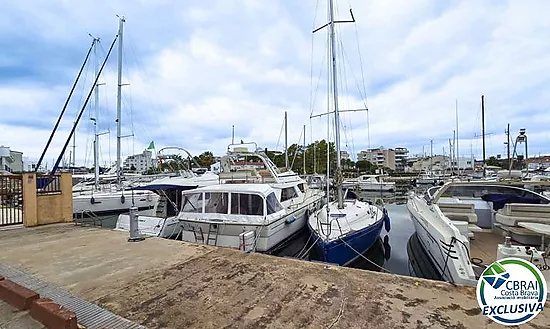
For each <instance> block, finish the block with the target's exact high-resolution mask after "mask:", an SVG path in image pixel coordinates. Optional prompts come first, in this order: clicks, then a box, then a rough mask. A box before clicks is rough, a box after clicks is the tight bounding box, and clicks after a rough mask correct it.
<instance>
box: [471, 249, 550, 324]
mask: <svg viewBox="0 0 550 329" xmlns="http://www.w3.org/2000/svg"><path fill="white" fill-rule="evenodd" d="M476 292H477V302H478V303H479V307H480V308H481V312H482V313H483V315H485V316H487V317H489V318H490V319H492V320H493V321H495V322H497V323H499V324H502V325H505V326H513V325H519V324H522V323H526V322H528V321H530V320H532V319H533V318H534V317H535V316H537V314H539V313H540V312H541V311H542V310H543V308H544V303H546V292H547V286H546V279H545V278H544V276H543V275H542V273H541V271H540V270H539V269H538V268H537V267H536V266H535V265H533V264H532V263H530V262H528V261H526V260H523V259H520V258H504V259H501V260H499V261H496V262H494V263H493V264H491V265H490V266H489V267H487V268H486V269H485V271H484V272H483V274H482V275H481V277H480V278H479V281H478V282H477V291H476Z"/></svg>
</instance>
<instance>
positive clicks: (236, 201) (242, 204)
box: [231, 193, 264, 216]
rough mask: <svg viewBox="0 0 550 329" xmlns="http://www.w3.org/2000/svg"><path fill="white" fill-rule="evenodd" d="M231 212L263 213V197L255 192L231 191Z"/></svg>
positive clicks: (261, 214) (239, 213) (260, 214)
mask: <svg viewBox="0 0 550 329" xmlns="http://www.w3.org/2000/svg"><path fill="white" fill-rule="evenodd" d="M231 214H233V215H253V216H263V215H264V199H262V197H261V196H259V195H256V194H246V193H231Z"/></svg>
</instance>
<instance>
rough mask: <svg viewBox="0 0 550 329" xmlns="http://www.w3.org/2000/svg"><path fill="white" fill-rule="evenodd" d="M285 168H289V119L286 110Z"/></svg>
mask: <svg viewBox="0 0 550 329" xmlns="http://www.w3.org/2000/svg"><path fill="white" fill-rule="evenodd" d="M285 168H286V170H288V121H287V114H286V111H285Z"/></svg>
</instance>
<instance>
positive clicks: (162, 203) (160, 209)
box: [156, 195, 167, 218]
mask: <svg viewBox="0 0 550 329" xmlns="http://www.w3.org/2000/svg"><path fill="white" fill-rule="evenodd" d="M166 202H167V200H166V196H164V195H161V196H160V198H159V201H158V203H157V210H156V216H157V217H162V218H164V217H166Z"/></svg>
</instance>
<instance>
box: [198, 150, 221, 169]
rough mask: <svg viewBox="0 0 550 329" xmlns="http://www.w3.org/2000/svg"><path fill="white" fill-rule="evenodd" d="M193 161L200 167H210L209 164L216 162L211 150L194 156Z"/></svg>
mask: <svg viewBox="0 0 550 329" xmlns="http://www.w3.org/2000/svg"><path fill="white" fill-rule="evenodd" d="M195 161H196V162H197V163H198V164H199V166H200V167H201V168H210V166H211V165H213V164H214V163H216V159H215V158H214V154H212V152H210V151H205V152H203V153H201V154H200V155H199V156H196V157H195Z"/></svg>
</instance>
